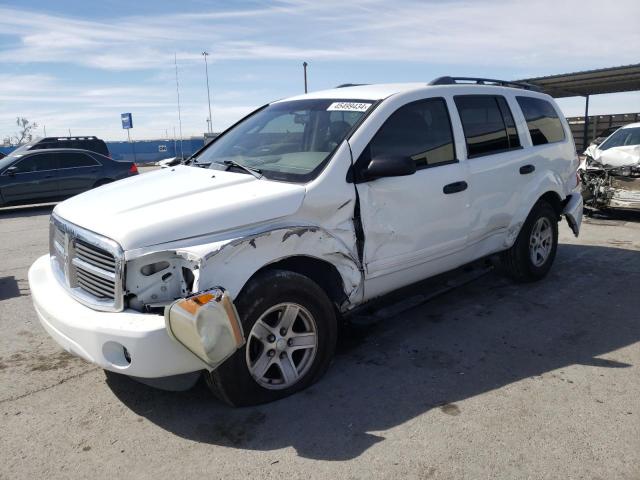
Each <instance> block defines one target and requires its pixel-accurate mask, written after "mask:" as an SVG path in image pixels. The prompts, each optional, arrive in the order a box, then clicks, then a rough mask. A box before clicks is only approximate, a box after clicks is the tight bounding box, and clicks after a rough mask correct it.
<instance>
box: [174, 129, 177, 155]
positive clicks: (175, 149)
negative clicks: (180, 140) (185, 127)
mask: <svg viewBox="0 0 640 480" xmlns="http://www.w3.org/2000/svg"><path fill="white" fill-rule="evenodd" d="M173 156H174V157H177V156H178V147H177V146H176V127H173Z"/></svg>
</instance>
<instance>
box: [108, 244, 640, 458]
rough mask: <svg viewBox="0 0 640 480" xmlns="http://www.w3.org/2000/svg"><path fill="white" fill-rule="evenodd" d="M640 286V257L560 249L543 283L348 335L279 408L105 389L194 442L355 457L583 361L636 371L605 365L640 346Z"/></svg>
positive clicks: (465, 299) (114, 384)
mask: <svg viewBox="0 0 640 480" xmlns="http://www.w3.org/2000/svg"><path fill="white" fill-rule="evenodd" d="M638 284H640V252H637V251H631V250H623V249H617V248H605V247H591V246H575V245H561V246H560V248H559V251H558V257H557V259H556V265H555V266H554V268H553V269H552V272H551V273H550V275H549V276H548V277H547V278H546V279H545V280H544V281H542V282H538V283H535V284H529V285H514V284H512V283H510V282H509V281H507V280H505V279H503V278H502V277H500V276H499V275H498V274H497V273H489V274H488V275H486V276H484V277H482V278H480V279H479V280H477V281H475V282H473V283H471V284H468V285H466V286H464V287H461V288H459V289H457V290H455V291H452V292H450V293H448V294H446V295H443V296H441V297H438V298H436V299H434V300H432V301H430V302H429V303H427V304H425V305H422V306H420V307H417V308H414V309H413V310H410V311H406V312H404V313H402V314H400V315H398V316H397V317H396V318H393V319H390V320H388V321H384V322H381V323H378V324H375V325H374V326H370V327H354V326H352V327H349V328H347V329H346V330H345V332H344V335H343V338H342V342H341V347H340V349H339V354H338V355H337V357H336V360H335V362H334V363H333V365H332V368H331V369H330V371H329V372H328V374H327V375H326V376H325V377H324V379H322V380H321V381H320V382H319V383H318V384H316V385H315V386H313V387H312V388H310V389H308V390H306V391H305V392H302V393H300V394H297V395H295V396H293V397H289V398H287V399H285V400H282V401H279V402H275V403H272V404H268V405H262V406H259V407H253V408H244V409H233V408H230V407H227V406H226V405H224V404H222V403H220V402H218V401H216V400H213V399H212V398H211V396H210V394H209V392H208V391H207V390H206V387H205V386H204V385H202V384H199V385H198V386H197V387H195V388H194V389H192V390H191V391H188V392H181V393H175V392H165V391H160V390H155V389H152V388H149V387H146V386H144V385H141V384H138V383H136V382H134V381H132V380H130V379H128V378H126V377H122V376H119V375H115V374H110V375H108V377H107V382H108V384H109V386H110V388H111V389H112V391H113V392H114V393H115V395H116V396H117V397H118V398H119V399H120V400H121V401H122V402H123V403H124V404H125V405H127V406H128V407H129V408H131V409H132V410H133V411H134V412H136V413H137V414H138V415H141V416H143V417H146V418H147V419H148V420H150V421H151V422H153V423H155V424H156V425H158V426H160V427H161V428H163V429H166V430H168V431H170V432H173V433H174V434H176V435H179V436H181V437H184V438H186V439H189V440H192V441H196V442H203V443H210V444H215V445H224V446H229V447H234V448H239V449H240V448H241V449H255V450H274V449H280V448H284V447H290V446H292V447H294V448H295V449H296V450H297V452H298V454H299V455H301V456H303V457H307V458H313V459H324V460H346V459H351V458H354V457H357V456H359V455H361V454H362V453H363V452H364V451H366V450H367V449H368V448H369V447H371V446H372V445H374V444H376V443H377V442H383V441H384V440H385V439H384V436H383V435H382V434H378V433H375V432H379V431H384V430H387V429H390V428H393V427H395V426H398V425H400V424H403V423H405V422H407V421H410V420H412V419H413V418H415V417H417V416H419V415H422V414H424V413H425V412H427V411H429V410H432V409H437V413H438V414H440V415H461V417H460V418H461V420H462V419H464V411H463V407H462V406H459V405H457V404H456V402H458V401H461V400H464V399H466V398H470V397H473V396H476V395H480V394H482V393H484V392H487V391H490V390H494V389H499V388H501V387H504V386H505V385H508V384H511V383H513V382H517V381H519V380H522V379H525V378H530V377H537V376H539V375H543V374H547V373H548V372H551V371H553V370H558V369H562V368H563V367H566V366H569V365H574V364H579V365H584V366H586V367H595V368H599V369H602V374H605V375H606V372H607V370H608V369H611V368H625V367H628V366H629V365H627V364H625V363H621V362H618V361H615V360H612V359H603V358H598V357H600V356H602V355H604V354H607V353H609V352H612V351H614V350H616V349H619V348H621V347H625V346H627V345H630V344H633V343H635V342H637V341H639V340H640V322H638V321H637V320H638V317H637V307H638V302H637V293H636V292H635V289H631V288H628V287H629V285H638ZM554 375H557V377H558V378H559V379H560V380H562V381H568V382H569V380H568V379H566V380H565V379H563V378H561V377H562V374H561V372H554ZM560 380H558V381H560Z"/></svg>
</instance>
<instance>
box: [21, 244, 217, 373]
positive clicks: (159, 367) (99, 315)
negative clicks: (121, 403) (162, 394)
mask: <svg viewBox="0 0 640 480" xmlns="http://www.w3.org/2000/svg"><path fill="white" fill-rule="evenodd" d="M29 287H30V289H31V296H32V299H33V304H34V307H35V310H36V313H37V314H38V318H39V319H40V323H41V324H42V326H43V327H44V328H45V330H46V331H47V332H48V333H49V335H50V336H51V337H52V338H53V339H54V340H55V341H56V342H57V343H58V344H59V345H60V346H61V347H62V348H64V349H65V350H67V351H68V352H70V353H72V354H74V355H77V356H79V357H81V358H84V359H85V360H86V361H88V362H91V363H95V364H96V365H98V366H100V367H102V368H104V369H105V370H110V371H112V372H117V373H122V374H125V375H130V376H134V377H142V378H158V377H166V376H170V375H179V374H183V373H189V372H195V371H199V370H203V369H205V368H206V365H205V364H204V363H203V362H202V361H201V360H200V359H198V358H197V357H196V356H195V355H193V354H192V353H191V352H189V351H188V350H187V349H186V348H184V347H183V346H182V345H180V344H179V343H178V342H176V341H174V340H172V339H171V338H170V337H169V334H168V333H167V330H166V328H165V320H164V317H163V316H162V315H150V314H143V313H140V312H137V311H134V310H125V311H123V312H115V313H111V312H98V311H95V310H92V309H90V308H88V307H86V306H84V305H82V304H81V303H79V302H77V301H76V300H74V299H73V298H71V297H70V296H69V294H68V293H67V292H66V290H64V288H63V287H62V286H61V285H60V284H59V283H58V281H57V280H56V278H55V277H54V273H53V270H52V268H51V263H50V261H49V255H44V256H42V257H40V258H39V259H38V260H36V262H35V263H34V264H33V265H32V266H31V268H30V269H29ZM125 349H126V352H125Z"/></svg>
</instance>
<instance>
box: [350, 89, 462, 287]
mask: <svg viewBox="0 0 640 480" xmlns="http://www.w3.org/2000/svg"><path fill="white" fill-rule="evenodd" d="M407 157H408V158H410V159H411V161H413V162H414V164H415V173H413V174H410V175H407V174H404V176H388V177H384V178H375V179H371V178H370V176H369V177H368V173H367V169H368V168H370V165H372V164H373V163H375V161H376V160H377V159H385V158H386V159H388V158H397V159H398V161H403V160H404V159H406V158H407ZM356 178H357V180H356V183H357V189H358V194H359V197H360V211H361V218H362V224H363V230H364V236H365V242H364V263H365V266H366V271H367V276H368V277H369V278H374V277H379V276H383V275H386V274H389V273H393V272H397V271H399V270H403V269H406V268H410V267H417V268H416V269H415V270H414V272H416V273H417V278H420V277H424V276H428V275H429V274H432V273H434V271H436V270H438V271H442V270H443V267H442V265H443V262H439V265H438V266H435V265H434V264H432V263H430V261H432V260H435V259H441V258H442V257H446V256H448V255H451V254H453V253H455V252H461V251H462V250H463V249H464V247H465V244H466V238H467V230H468V225H469V220H470V218H469V202H468V199H469V195H468V189H467V187H468V182H469V179H468V173H467V168H466V165H465V164H464V163H461V162H459V161H458V160H457V158H456V152H455V146H454V137H453V132H452V128H451V122H450V118H449V111H448V108H447V104H446V102H445V100H444V99H443V98H429V99H423V100H418V101H414V102H411V103H408V104H405V105H404V106H402V107H400V108H399V109H397V110H396V111H395V112H394V113H393V114H391V115H390V117H389V118H388V119H387V120H386V121H385V123H384V124H383V125H382V127H381V128H380V129H379V130H378V131H377V133H376V134H375V136H374V137H373V139H372V140H371V142H370V143H369V145H368V146H367V147H366V148H365V150H364V151H363V153H362V155H361V156H360V158H359V159H358V161H357V162H356ZM457 260H458V258H457V257H456V256H453V257H449V258H448V259H445V260H444V264H446V265H447V267H445V268H444V269H447V268H449V267H450V266H451V265H455V264H456V262H457ZM406 280H407V283H409V282H410V281H411V279H410V278H409V275H407V278H406ZM372 293H373V292H372Z"/></svg>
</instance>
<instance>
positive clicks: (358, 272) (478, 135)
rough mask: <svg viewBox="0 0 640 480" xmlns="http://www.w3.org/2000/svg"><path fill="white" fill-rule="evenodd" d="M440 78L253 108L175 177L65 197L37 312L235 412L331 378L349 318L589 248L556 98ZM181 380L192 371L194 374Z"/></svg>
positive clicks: (41, 276) (90, 350)
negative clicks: (390, 296)
mask: <svg viewBox="0 0 640 480" xmlns="http://www.w3.org/2000/svg"><path fill="white" fill-rule="evenodd" d="M471 82H472V83H469V79H454V78H451V77H442V78H440V79H437V80H435V81H433V82H431V84H425V83H414V84H389V85H363V86H350V87H346V88H336V89H333V90H327V91H321V92H315V93H310V94H306V95H302V96H298V97H294V98H289V99H286V100H280V101H277V102H274V103H271V104H268V105H265V106H264V107H262V108H260V109H258V110H256V111H255V112H253V113H251V114H250V115H249V116H247V117H246V118H244V119H243V120H241V121H240V122H238V123H237V124H235V125H234V126H232V127H231V128H229V129H228V130H227V131H226V132H224V133H223V134H222V135H220V136H219V137H217V138H216V139H215V140H214V141H213V142H212V143H211V144H209V145H208V146H207V147H206V148H205V149H203V150H202V151H200V152H199V153H198V158H197V159H196V160H197V162H200V163H204V164H210V167H209V168H196V167H191V166H186V165H180V166H176V167H173V168H166V169H161V170H157V171H154V172H151V173H147V174H144V175H140V176H137V177H134V178H130V179H126V180H122V181H119V182H115V183H112V184H110V185H106V186H104V187H101V188H98V189H95V190H92V191H90V192H87V193H84V194H82V195H78V196H77V197H74V198H71V199H69V200H67V201H65V202H62V203H60V204H59V205H58V206H57V207H56V208H55V209H54V211H53V214H52V215H51V224H50V251H49V253H48V254H47V255H44V256H42V257H41V258H39V259H38V260H37V261H36V262H35V263H34V264H33V266H32V267H31V269H30V271H29V285H30V288H31V292H32V297H33V302H34V306H35V309H36V312H37V314H38V317H39V319H40V321H41V323H42V325H43V326H44V328H45V329H46V330H47V331H48V332H49V334H50V335H51V337H53V338H54V339H55V341H57V342H58V343H59V344H60V345H61V346H62V347H63V348H64V349H66V350H68V351H69V352H71V353H73V354H75V355H78V356H80V357H82V358H84V359H85V360H87V361H89V362H93V363H95V364H97V365H99V366H100V367H102V368H104V369H106V370H109V371H111V372H117V373H120V374H124V375H129V376H132V377H137V378H141V379H146V380H145V381H150V380H151V379H162V378H166V377H170V378H171V379H180V378H187V377H188V378H189V379H193V378H196V377H197V376H198V375H200V374H204V375H205V377H206V380H207V382H208V384H209V385H210V386H211V388H212V389H213V390H214V392H215V393H216V394H217V395H218V396H219V397H220V398H222V399H224V400H225V401H227V402H229V403H231V404H233V405H250V404H256V403H261V402H267V401H271V400H275V399H278V398H281V397H284V396H286V395H289V394H291V393H293V392H296V391H298V390H300V389H303V388H305V387H307V386H308V385H310V384H311V383H313V382H315V381H316V380H317V379H318V378H320V376H321V375H322V374H323V373H324V372H325V371H326V370H327V368H328V366H329V364H330V362H331V358H332V355H333V353H334V349H335V345H336V338H337V335H338V319H339V318H340V317H341V316H342V315H344V314H346V313H348V312H350V311H352V310H354V309H355V308H357V307H358V306H360V305H363V304H364V303H365V302H367V301H369V300H371V299H374V298H376V297H379V296H381V295H384V294H386V293H388V292H391V291H393V290H395V289H398V288H400V287H403V286H405V285H408V284H411V283H413V282H416V281H418V280H421V279H424V278H427V277H430V276H434V275H436V274H439V273H441V272H444V271H448V270H450V269H454V268H456V267H459V266H461V265H464V264H466V263H468V262H471V261H473V260H476V259H479V258H483V257H486V256H489V255H492V254H496V253H498V254H499V255H500V257H501V259H502V261H503V264H504V267H505V270H506V271H507V272H508V273H509V274H510V275H511V276H512V277H513V278H515V279H516V280H518V281H532V280H538V279H540V278H542V277H544V276H545V275H546V274H547V272H548V271H549V269H550V268H551V265H552V263H553V260H554V257H555V255H556V247H557V243H558V222H559V221H560V219H561V218H562V217H563V216H564V217H566V219H567V221H568V222H569V225H570V227H571V228H572V229H573V231H574V233H575V234H576V235H577V234H578V231H579V228H580V223H581V219H582V197H581V195H580V188H579V185H578V182H577V177H576V170H577V167H578V163H577V157H576V155H575V147H574V144H573V140H572V137H571V133H570V130H569V126H568V124H567V122H566V120H565V119H564V118H563V116H562V114H561V113H560V110H559V109H558V107H557V105H556V104H555V103H554V101H553V100H552V99H551V97H549V96H547V95H544V94H541V93H538V92H536V91H534V90H533V89H532V88H531V87H530V86H528V85H524V84H512V83H508V82H500V81H493V80H490V81H488V80H483V79H481V80H478V79H473V80H471ZM185 376H186V377H185Z"/></svg>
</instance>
